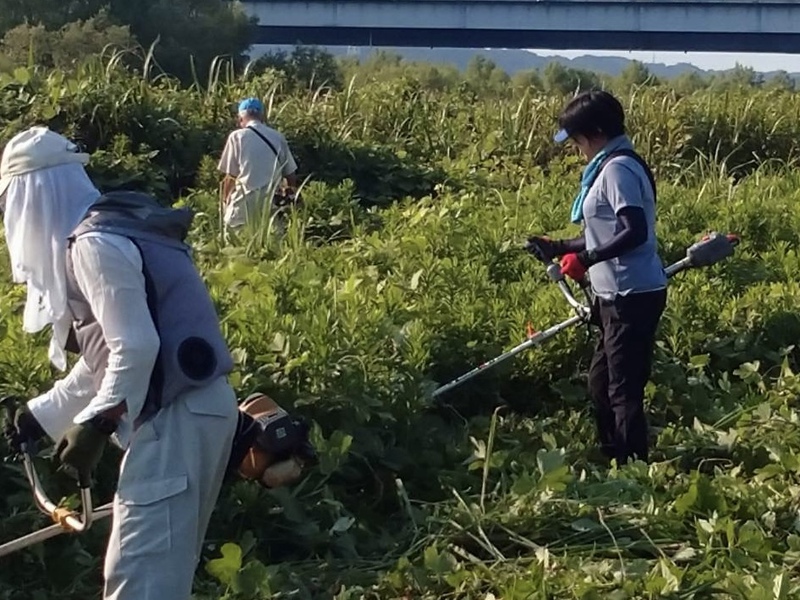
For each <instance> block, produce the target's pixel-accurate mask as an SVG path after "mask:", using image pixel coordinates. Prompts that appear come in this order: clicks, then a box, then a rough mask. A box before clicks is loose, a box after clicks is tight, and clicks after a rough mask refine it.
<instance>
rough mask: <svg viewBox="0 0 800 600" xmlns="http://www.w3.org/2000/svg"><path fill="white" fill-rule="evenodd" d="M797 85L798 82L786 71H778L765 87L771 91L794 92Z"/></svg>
mask: <svg viewBox="0 0 800 600" xmlns="http://www.w3.org/2000/svg"><path fill="white" fill-rule="evenodd" d="M796 85H797V82H796V81H795V80H794V79H793V78H792V77H791V76H790V75H789V73H787V72H786V71H778V72H777V73H775V75H773V76H772V77H770V78H769V79H768V80H767V81H766V83H765V86H764V87H766V88H767V89H770V90H783V91H786V92H793V91H794V90H795V86H796Z"/></svg>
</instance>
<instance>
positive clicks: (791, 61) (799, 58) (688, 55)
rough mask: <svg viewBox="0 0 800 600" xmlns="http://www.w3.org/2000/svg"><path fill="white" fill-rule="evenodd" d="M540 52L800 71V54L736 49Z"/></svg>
mask: <svg viewBox="0 0 800 600" xmlns="http://www.w3.org/2000/svg"><path fill="white" fill-rule="evenodd" d="M531 52H535V53H536V54H538V55H540V56H556V55H557V56H565V57H567V58H575V57H577V56H585V55H587V54H590V55H593V56H620V57H623V58H628V59H630V60H638V61H641V62H643V63H645V64H647V63H663V64H666V65H674V64H676V63H689V64H692V65H695V66H696V67H698V68H700V69H706V70H710V69H713V70H724V69H732V68H733V67H735V66H736V63H737V62H739V64H741V65H743V66H746V67H752V68H753V69H755V70H756V71H778V70H781V69H782V70H784V71H788V72H790V73H792V72H800V54H754V53H751V54H747V53H736V52H604V51H601V50H569V51H566V50H534V49H532V50H531Z"/></svg>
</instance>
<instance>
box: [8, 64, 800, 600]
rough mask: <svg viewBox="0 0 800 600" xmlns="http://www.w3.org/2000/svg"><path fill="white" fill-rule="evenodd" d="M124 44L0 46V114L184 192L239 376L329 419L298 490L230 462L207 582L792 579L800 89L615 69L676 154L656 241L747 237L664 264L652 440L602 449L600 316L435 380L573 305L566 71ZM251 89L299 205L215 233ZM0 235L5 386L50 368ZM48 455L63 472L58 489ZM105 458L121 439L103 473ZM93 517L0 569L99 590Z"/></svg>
mask: <svg viewBox="0 0 800 600" xmlns="http://www.w3.org/2000/svg"><path fill="white" fill-rule="evenodd" d="M121 56H122V55H112V54H106V56H105V57H104V59H102V60H97V61H94V62H89V63H85V64H82V65H76V66H75V67H74V69H73V70H71V71H70V70H51V69H47V68H43V69H38V68H37V69H34V68H27V67H19V66H18V67H16V68H14V69H12V70H11V71H9V72H7V73H6V74H4V75H0V130H1V131H0V137H2V141H5V140H7V139H8V138H9V137H10V136H11V135H13V134H14V133H15V132H16V131H18V130H19V128H21V127H23V126H25V125H28V124H33V123H45V124H49V125H51V126H52V127H53V128H55V129H57V130H59V131H61V132H63V133H65V134H66V135H69V136H72V137H74V138H75V139H77V140H79V141H80V142H81V143H82V144H83V145H84V146H85V147H86V148H87V149H88V150H90V151H92V152H93V154H94V158H93V162H92V164H91V172H92V174H93V175H94V176H95V178H96V180H97V181H98V182H99V183H100V184H101V185H102V186H103V187H104V188H105V189H111V188H119V187H138V188H145V189H149V190H151V191H153V192H154V193H156V194H158V195H159V197H161V198H162V199H163V200H164V201H178V202H182V203H185V204H188V205H190V206H192V207H193V208H195V209H196V211H197V217H196V221H195V226H194V229H193V231H192V242H193V243H194V244H195V246H196V248H197V260H198V263H199V265H200V266H201V268H202V270H203V273H204V275H205V277H206V278H207V281H208V282H209V285H210V287H211V289H212V291H213V294H214V298H215V300H216V302H217V303H218V306H219V310H220V314H221V315H222V317H223V323H224V328H225V333H226V335H227V338H228V340H229V342H230V344H231V347H232V348H233V350H234V353H235V356H236V360H237V366H236V372H235V373H234V374H233V377H232V381H233V383H234V384H235V386H236V388H237V392H238V393H239V394H240V396H242V397H243V396H244V395H246V394H248V393H250V392H251V391H253V390H257V389H258V390H263V391H265V392H267V393H269V394H270V395H272V396H273V397H275V398H276V399H277V400H278V401H279V402H280V403H281V404H282V405H283V406H285V407H287V408H289V409H291V410H293V411H295V412H297V413H299V414H302V415H304V416H305V417H307V418H309V419H311V420H312V421H313V422H314V424H315V428H314V441H315V444H316V445H317V447H318V449H319V452H320V457H321V461H320V465H319V466H318V467H316V468H315V469H313V470H312V471H310V472H309V474H308V477H307V478H306V479H305V480H304V481H303V483H302V484H301V485H298V486H296V487H293V488H289V489H279V490H275V491H266V490H263V489H261V488H258V487H257V486H254V485H247V484H243V483H237V484H236V485H233V486H231V487H229V488H227V489H226V490H225V491H224V493H223V495H222V497H221V498H220V502H219V505H218V510H217V512H216V514H215V517H214V519H213V522H212V525H211V528H210V531H209V536H208V546H207V548H206V552H205V553H204V557H203V564H202V567H201V569H200V570H199V571H198V581H197V598H198V599H201V598H202V599H204V600H205V599H209V600H210V599H212V598H213V599H216V598H222V597H225V598H237V599H238V598H268V597H275V598H337V599H346V598H352V599H355V598H370V599H372V598H375V599H378V598H380V599H386V598H415V599H416V598H420V599H434V598H436V599H438V598H480V599H487V600H488V599H490V598H497V599H504V600H512V599H523V598H526V599H527V598H582V599H586V600H588V599H593V598H601V597H602V598H614V599H616V598H709V597H720V598H748V599H753V598H756V599H759V598H764V599H766V598H790V597H794V595H795V594H796V593H797V591H798V590H799V589H800V576H798V574H797V573H798V571H797V568H796V565H797V563H798V560H800V526H799V525H798V520H797V518H798V514H800V513H798V508H800V506H798V501H797V497H798V493H797V492H798V478H797V474H798V470H800V462H799V461H798V456H800V430H798V427H797V423H798V419H800V413H798V403H797V398H798V394H799V393H800V380H798V378H797V376H796V375H795V371H796V370H797V359H798V353H797V350H796V348H795V347H794V344H795V343H796V340H797V339H798V337H800V318H799V317H798V315H797V312H796V308H795V307H796V306H797V303H798V300H800V286H799V285H798V283H797V276H796V274H797V271H798V267H799V266H800V259H799V258H798V254H797V231H798V228H799V227H800V214H799V213H798V210H797V208H796V205H797V201H798V198H799V196H800V192H798V189H800V174H798V172H797V170H796V168H795V161H796V157H797V154H798V150H799V149H800V142H799V141H798V140H800V96H797V95H795V94H794V93H792V92H791V91H789V90H786V89H775V88H773V89H768V88H766V87H764V86H755V85H740V86H734V85H731V86H729V87H728V88H726V89H708V90H706V89H699V90H697V91H695V92H693V93H686V92H679V91H676V90H675V89H672V88H670V87H669V86H668V85H667V84H665V83H664V82H661V83H658V84H655V85H642V86H637V85H631V86H628V87H627V88H625V89H622V88H620V90H621V96H622V98H623V100H624V103H625V106H626V108H627V110H628V114H629V127H630V130H631V135H632V137H633V139H634V141H635V143H636V144H637V146H638V148H639V149H640V150H641V152H642V153H643V154H644V155H645V156H647V157H648V158H649V159H650V160H651V162H652V164H653V166H654V169H655V171H656V173H657V175H658V178H659V219H660V221H659V235H660V248H661V253H662V256H663V258H664V260H665V261H666V262H672V261H674V260H676V259H678V258H680V257H681V256H682V254H683V251H684V249H685V247H686V246H687V245H689V244H690V243H692V242H693V241H695V240H696V239H698V237H699V236H701V235H702V234H703V233H705V232H706V231H707V230H718V231H735V232H737V233H739V234H740V235H741V236H742V240H743V242H742V245H741V247H740V248H739V249H738V250H737V253H736V256H735V257H734V258H732V259H730V260H729V261H728V262H726V263H724V264H721V265H719V266H716V267H713V268H710V269H707V270H703V271H698V272H689V273H684V274H682V275H680V276H679V277H678V278H677V279H676V280H674V281H673V283H672V285H671V288H670V297H669V307H668V310H667V313H666V315H665V318H664V320H663V323H662V326H661V329H660V332H659V337H658V339H659V342H658V350H657V361H656V364H655V367H654V372H653V376H652V382H651V384H650V385H649V386H648V410H649V414H650V418H651V425H652V426H653V448H654V452H653V463H652V464H650V465H645V464H642V463H637V464H632V465H629V466H626V467H625V468H622V469H615V468H612V469H606V468H604V467H602V466H600V465H598V464H597V463H595V462H594V461H593V456H594V454H595V452H594V427H593V423H592V419H591V413H590V410H589V406H588V402H587V399H586V397H585V393H584V376H585V369H586V366H587V361H588V358H589V349H590V344H591V337H590V333H591V332H587V331H586V330H585V329H573V330H569V331H567V332H565V333H563V334H562V335H560V336H559V337H557V338H555V339H554V340H552V341H551V342H550V343H548V344H547V345H546V346H543V347H542V348H540V349H537V350H535V351H531V352H528V353H526V354H523V355H521V356H519V357H518V358H517V359H516V360H514V361H511V362H509V363H508V364H505V365H503V366H502V367H499V368H497V369H496V370H493V371H492V372H489V373H486V374H485V375H483V376H482V377H481V378H479V379H476V380H473V381H472V382H470V383H468V384H465V385H464V386H463V387H461V388H458V389H457V390H455V391H453V392H452V393H450V394H448V395H447V397H446V399H445V400H446V403H445V405H444V406H433V405H432V403H431V401H430V393H431V391H432V390H433V389H435V387H436V386H437V385H439V384H441V383H444V382H445V381H448V380H449V379H450V378H452V377H454V376H456V375H458V374H461V373H463V372H464V371H466V370H467V369H469V368H471V367H472V366H473V365H475V364H476V363H478V362H480V361H481V360H484V359H486V358H489V357H492V356H495V355H496V354H499V353H500V352H501V351H503V350H504V349H506V348H508V347H510V346H512V345H514V344H516V343H518V342H519V341H520V340H521V339H523V338H524V336H525V329H526V324H527V323H528V322H531V323H532V324H533V326H534V327H537V328H541V327H544V326H547V325H551V324H554V323H556V322H558V321H561V320H563V319H564V318H566V317H567V316H568V315H569V309H568V307H567V306H565V304H564V303H563V301H562V299H561V297H560V295H559V293H558V290H556V289H554V288H553V286H552V284H550V283H548V279H547V277H546V276H545V275H544V273H543V272H542V269H541V266H540V265H538V264H537V263H536V262H535V261H534V260H532V259H531V258H530V257H529V256H527V255H525V254H524V253H523V252H521V251H520V246H521V244H522V242H523V241H524V239H525V237H526V236H527V235H528V234H530V233H541V232H548V233H551V234H568V233H572V232H573V228H572V227H571V226H568V225H567V223H568V214H569V206H570V203H571V200H572V198H573V195H574V193H575V188H576V185H577V182H578V177H579V173H580V168H581V161H580V160H579V159H578V157H577V156H575V155H574V154H573V153H572V152H571V151H570V150H569V149H565V148H560V147H556V146H554V145H553V144H552V142H551V136H552V132H553V129H554V117H555V116H556V114H557V113H558V110H559V109H560V108H561V106H563V103H564V102H565V97H564V95H562V93H561V90H559V89H556V88H552V89H540V88H539V87H537V86H532V85H505V84H504V83H502V82H499V83H498V85H497V86H496V87H494V88H492V87H490V88H479V87H477V86H476V82H478V81H480V80H482V79H485V77H483V76H481V77H475V78H474V79H472V80H470V79H469V77H463V76H460V79H459V80H458V81H456V80H454V81H453V82H452V83H447V82H445V83H446V84H442V85H439V84H435V82H434V83H431V82H426V80H424V79H421V78H420V77H417V76H416V74H415V73H414V72H410V73H403V72H396V73H388V72H387V71H386V70H383V69H376V70H373V71H368V70H359V69H358V68H355V67H353V65H350V67H348V66H347V65H346V64H339V65H333V64H332V63H331V61H329V60H327V59H326V58H325V57H324V56H321V55H318V54H315V53H313V52H312V53H310V56H307V57H306V58H303V56H301V53H300V52H298V53H297V54H296V55H295V56H294V57H292V56H283V57H273V58H272V59H271V60H272V61H273V63H272V64H271V67H273V68H268V69H266V70H264V68H265V67H268V66H270V65H265V64H264V63H263V62H262V64H261V65H260V66H259V67H258V68H254V69H252V70H251V71H250V72H249V73H248V75H247V76H244V75H234V74H233V70H232V69H228V67H227V64H226V63H223V62H220V63H215V66H214V68H213V69H211V71H210V74H209V77H208V78H207V80H206V81H203V82H197V83H196V84H194V85H193V86H192V87H190V88H187V87H186V86H184V85H181V84H180V83H179V82H178V81H177V80H173V79H169V78H165V77H160V76H157V73H158V71H157V69H155V68H153V69H149V68H147V69H144V73H145V74H143V66H144V65H139V66H138V67H135V65H134V67H135V70H132V71H129V70H127V68H126V66H125V65H124V64H123V62H122V61H121V60H119V59H120V57H121ZM301 59H302V60H301ZM309 61H311V62H314V61H317V62H316V63H314V64H318V65H320V68H319V69H317V68H311V69H310V71H309V70H308V65H309ZM265 62H268V61H265ZM275 67H277V69H276V68H275ZM322 67H325V68H326V69H327V68H330V69H332V71H331V72H332V73H333V74H334V75H336V77H339V79H335V77H333V76H332V75H327V76H324V77H322V80H320V76H319V72H320V71H321V68H322ZM362 67H363V68H364V69H366V66H365V65H362ZM346 68H351V69H354V70H351V71H347V70H346ZM292 69H294V70H292ZM304 69H305V70H304ZM309 73H312V74H315V75H314V76H313V77H311V76H309ZM500 79H502V78H500ZM431 81H433V80H431ZM304 82H305V83H304ZM308 83H311V85H310V86H307V84H308ZM611 83H613V82H611ZM617 83H619V82H617ZM319 86H325V87H324V88H323V89H320V87H319ZM623 87H624V86H623ZM245 94H257V95H259V96H260V97H262V98H264V100H265V101H266V103H267V105H268V107H269V120H270V122H271V123H272V124H273V125H275V126H276V127H278V128H279V129H280V130H282V131H284V132H285V133H286V135H287V137H288V139H289V142H290V144H291V146H292V148H293V150H294V152H295V155H296V158H297V160H298V163H299V164H300V170H301V175H302V177H303V178H304V179H305V183H304V187H303V197H304V206H303V208H302V209H301V210H300V211H298V212H297V213H296V214H294V215H293V216H292V218H291V221H290V223H289V228H288V231H287V234H286V236H285V237H283V238H282V239H277V238H276V237H275V236H273V235H271V234H269V232H268V230H267V228H266V227H264V226H262V227H260V228H258V230H256V231H254V232H252V235H250V236H248V237H247V238H246V239H245V240H243V241H242V242H241V243H240V244H235V245H224V244H222V243H221V241H220V235H219V217H218V212H217V184H218V177H217V174H216V173H215V171H214V165H215V162H216V157H217V156H218V155H219V151H220V150H221V146H222V143H223V141H224V138H225V135H226V134H227V133H228V131H229V130H230V128H231V126H232V117H233V115H232V107H233V105H234V102H236V101H237V100H238V99H240V98H241V97H242V96H243V95H245ZM0 261H2V262H0V270H2V274H3V278H2V281H1V282H0V331H2V333H3V336H2V340H0V374H2V379H1V380H0V393H2V394H7V393H16V394H21V395H23V396H28V397H29V396H32V395H34V394H37V393H39V392H40V391H43V390H45V389H47V388H48V387H49V386H50V385H51V384H52V381H53V380H54V378H55V377H57V376H58V373H55V372H53V371H52V369H51V368H50V367H49V365H48V363H47V359H46V344H45V343H44V340H45V339H46V336H34V337H30V336H25V335H23V333H22V331H21V327H20V320H21V314H20V311H21V307H22V303H23V300H24V293H23V291H22V290H21V289H18V288H16V287H12V286H11V285H10V284H9V283H8V281H9V277H8V261H7V256H6V255H5V252H4V251H3V255H2V256H0ZM3 450H4V448H0V451H3ZM46 452H47V449H45V450H44V452H43V458H42V462H41V468H42V471H43V472H45V473H47V474H48V477H47V479H46V481H47V482H48V485H49V486H50V488H51V489H54V490H57V491H58V493H60V494H63V495H65V496H69V495H70V494H71V493H72V487H71V486H70V484H69V482H68V481H67V480H66V479H65V478H64V477H62V476H61V475H60V474H56V473H52V469H51V468H50V466H49V463H48V462H47V460H46V459H45V458H44V457H45V456H46ZM117 461H118V455H117V454H116V453H114V452H109V453H108V454H107V456H106V457H105V459H104V463H103V465H102V469H101V471H100V472H99V473H98V482H97V495H98V496H99V498H98V500H99V501H105V500H107V499H108V498H109V497H110V494H111V493H112V491H113V486H114V474H115V469H116V466H117ZM0 488H2V489H3V494H2V496H0V514H1V515H2V516H3V518H2V521H0V539H2V540H3V541H4V540H6V539H10V538H11V537H13V536H15V535H20V534H22V533H25V532H27V531H29V530H31V529H32V528H34V527H36V526H40V525H42V524H43V522H42V519H41V518H40V517H39V516H38V515H37V514H36V512H35V511H34V509H33V507H32V505H31V503H30V497H29V491H28V489H27V486H26V484H25V481H24V478H23V476H22V474H21V471H20V469H19V466H18V465H16V464H0ZM106 532H107V523H102V524H98V525H97V526H96V527H95V528H93V529H92V530H91V531H90V532H88V533H87V534H86V535H85V536H82V537H66V536H63V537H61V538H58V539H54V540H51V541H49V542H47V543H46V544H44V545H40V546H37V547H35V548H32V549H31V550H29V551H25V552H21V553H18V554H15V555H13V556H9V557H6V558H4V559H2V560H3V565H2V570H0V598H2V599H8V600H17V599H34V600H38V599H40V598H51V597H61V598H67V599H73V598H74V599H77V598H81V599H84V598H91V597H97V590H98V589H99V587H100V581H101V569H100V566H101V564H102V555H103V549H104V542H105V535H106ZM715 593H716V594H718V595H717V596H714V595H713V594H715Z"/></svg>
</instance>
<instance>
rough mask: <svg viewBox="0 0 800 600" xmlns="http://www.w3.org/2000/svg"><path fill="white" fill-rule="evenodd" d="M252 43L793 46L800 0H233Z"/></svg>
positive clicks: (799, 45) (797, 44) (798, 46)
mask: <svg viewBox="0 0 800 600" xmlns="http://www.w3.org/2000/svg"><path fill="white" fill-rule="evenodd" d="M243 5H244V6H245V8H246V10H247V11H248V12H249V14H251V15H254V16H256V17H257V18H258V20H259V24H260V26H259V29H258V33H257V35H256V38H255V39H254V40H253V43H254V44H307V45H325V46H416V47H426V48H433V47H451V48H548V49H554V50H570V49H581V50H649V51H708V52H777V53H795V54H800V0H783V1H772V0H243Z"/></svg>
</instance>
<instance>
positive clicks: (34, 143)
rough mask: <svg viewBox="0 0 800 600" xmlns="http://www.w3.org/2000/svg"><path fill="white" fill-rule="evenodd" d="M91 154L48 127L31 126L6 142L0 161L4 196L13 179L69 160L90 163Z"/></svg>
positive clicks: (84, 163) (1, 185)
mask: <svg viewBox="0 0 800 600" xmlns="http://www.w3.org/2000/svg"><path fill="white" fill-rule="evenodd" d="M88 162H89V155H88V154H86V153H83V152H80V151H79V148H78V146H76V145H75V144H74V143H72V142H71V141H69V140H68V139H67V138H65V137H64V136H62V135H60V134H58V133H56V132H55V131H51V130H50V129H48V128H47V127H40V126H37V127H31V128H30V129H26V130H25V131H23V132H21V133H18V134H17V135H15V136H14V137H13V138H11V140H10V141H9V142H8V144H6V147H5V149H4V150H3V158H2V160H0V197H2V196H3V195H4V194H5V193H6V191H7V190H8V186H9V184H10V183H11V181H12V179H13V178H14V177H16V176H18V175H24V174H26V173H31V172H33V171H38V170H40V169H47V168H49V167H56V166H58V165H64V164H69V163H79V164H82V165H86V164H88Z"/></svg>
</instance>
